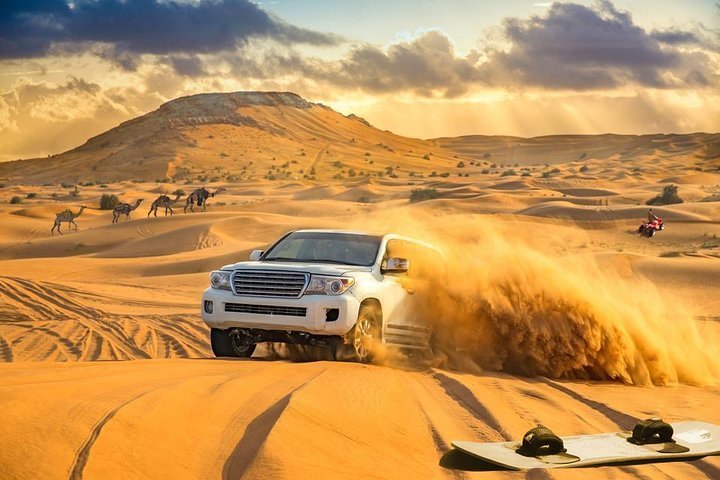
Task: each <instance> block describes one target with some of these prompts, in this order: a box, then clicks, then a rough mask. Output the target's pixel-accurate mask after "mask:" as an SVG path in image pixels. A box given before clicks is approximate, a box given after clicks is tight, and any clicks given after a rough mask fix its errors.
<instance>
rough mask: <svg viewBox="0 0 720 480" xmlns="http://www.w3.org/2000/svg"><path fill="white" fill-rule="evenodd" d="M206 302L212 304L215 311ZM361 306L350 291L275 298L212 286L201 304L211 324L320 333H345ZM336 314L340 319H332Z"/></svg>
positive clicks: (352, 324) (214, 325) (213, 326)
mask: <svg viewBox="0 0 720 480" xmlns="http://www.w3.org/2000/svg"><path fill="white" fill-rule="evenodd" d="M207 302H210V303H211V304H212V308H211V310H212V313H210V312H209V311H208V310H209V307H208V303H207ZM303 309H304V310H303ZM334 310H337V311H334ZM359 310H360V302H359V301H358V299H357V298H355V297H354V296H353V295H352V293H350V292H345V293H344V294H342V295H304V296H302V297H300V298H272V297H248V296H240V295H235V294H233V293H232V292H231V291H228V290H218V289H215V288H212V287H210V288H207V289H206V290H205V291H204V292H203V296H202V303H201V304H200V311H201V312H202V319H203V321H204V322H205V323H206V324H207V326H208V327H210V328H219V329H222V330H225V329H228V328H234V327H237V328H254V329H261V330H295V331H303V332H309V333H314V334H321V335H344V334H346V333H347V332H348V331H349V330H350V329H351V328H352V327H353V326H354V325H355V322H356V321H357V317H358V312H359ZM335 314H337V319H336V320H331V319H332V318H333V317H334V316H335Z"/></svg>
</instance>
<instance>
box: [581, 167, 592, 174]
mask: <svg viewBox="0 0 720 480" xmlns="http://www.w3.org/2000/svg"><path fill="white" fill-rule="evenodd" d="M588 170H590V168H588V166H587V165H583V166H582V167H580V171H581V172H583V173H585V172H587V171H588Z"/></svg>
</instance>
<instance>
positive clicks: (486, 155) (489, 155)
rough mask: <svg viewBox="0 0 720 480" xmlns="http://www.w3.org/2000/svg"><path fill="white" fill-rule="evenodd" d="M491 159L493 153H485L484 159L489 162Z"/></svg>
mask: <svg viewBox="0 0 720 480" xmlns="http://www.w3.org/2000/svg"><path fill="white" fill-rule="evenodd" d="M490 157H492V153H489V152H487V153H483V155H482V158H484V159H485V160H487V159H488V158H490Z"/></svg>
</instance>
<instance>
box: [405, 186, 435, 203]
mask: <svg viewBox="0 0 720 480" xmlns="http://www.w3.org/2000/svg"><path fill="white" fill-rule="evenodd" d="M438 197H440V193H438V191H437V190H436V189H434V188H416V189H414V190H413V191H411V192H410V201H411V202H413V203H415V202H422V201H424V200H432V199H434V198H438Z"/></svg>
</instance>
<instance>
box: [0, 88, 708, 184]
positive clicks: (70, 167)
mask: <svg viewBox="0 0 720 480" xmlns="http://www.w3.org/2000/svg"><path fill="white" fill-rule="evenodd" d="M718 145H720V135H719V134H690V135H643V136H635V135H584V136H579V135H557V136H548V137H537V138H532V139H523V138H517V137H498V136H469V137H457V138H442V139H435V140H420V139H412V138H406V137H402V136H398V135H395V134H393V133H391V132H388V131H382V130H379V129H377V128H375V127H373V126H372V125H371V124H370V123H368V122H367V121H366V120H364V119H362V118H360V117H358V116H356V115H352V114H351V115H348V116H344V115H342V114H340V113H338V112H336V111H334V110H332V109H331V108H329V107H327V106H324V105H321V104H316V103H311V102H308V101H306V100H304V99H303V98H301V97H299V96H298V95H296V94H293V93H289V92H235V93H207V94H199V95H192V96H188V97H182V98H178V99H175V100H172V101H170V102H168V103H165V104H163V105H162V106H160V108H158V109H157V110H155V111H153V112H150V113H148V114H146V115H143V116H141V117H138V118H135V119H133V120H129V121H127V122H124V123H122V124H120V125H118V126H117V127H115V128H113V129H111V130H109V131H107V132H105V133H103V134H101V135H98V136H96V137H93V138H91V139H89V140H88V141H87V142H86V143H85V144H83V145H81V146H79V147H77V148H75V149H72V150H70V151H67V152H64V153H61V154H58V155H53V156H51V157H49V158H39V159H30V160H22V161H16V162H7V163H0V180H2V181H4V182H9V183H13V182H18V183H48V182H54V183H58V182H70V183H77V182H87V181H94V182H107V183H110V182H115V181H123V180H138V181H189V180H195V181H203V182H204V181H212V180H213V179H225V180H229V181H234V180H241V179H261V178H266V179H270V180H272V179H309V180H318V181H327V180H332V179H338V180H339V179H348V178H355V177H362V176H371V177H379V176H391V177H392V176H396V175H397V176H398V177H400V176H404V177H415V176H431V175H433V172H435V175H441V174H443V173H444V174H447V175H465V174H467V173H468V172H471V171H473V172H474V171H475V170H477V172H475V173H481V172H482V169H483V168H486V167H492V166H493V165H495V166H496V167H500V166H508V167H512V166H515V165H520V166H523V165H544V164H556V163H567V162H572V161H585V160H589V159H608V160H618V161H622V159H624V158H630V157H637V156H638V155H643V156H647V155H660V156H682V157H683V158H684V159H685V160H684V161H687V158H688V156H690V158H698V159H699V161H712V160H713V159H717V158H718V152H719V151H720V148H718ZM493 168H494V167H493Z"/></svg>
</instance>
